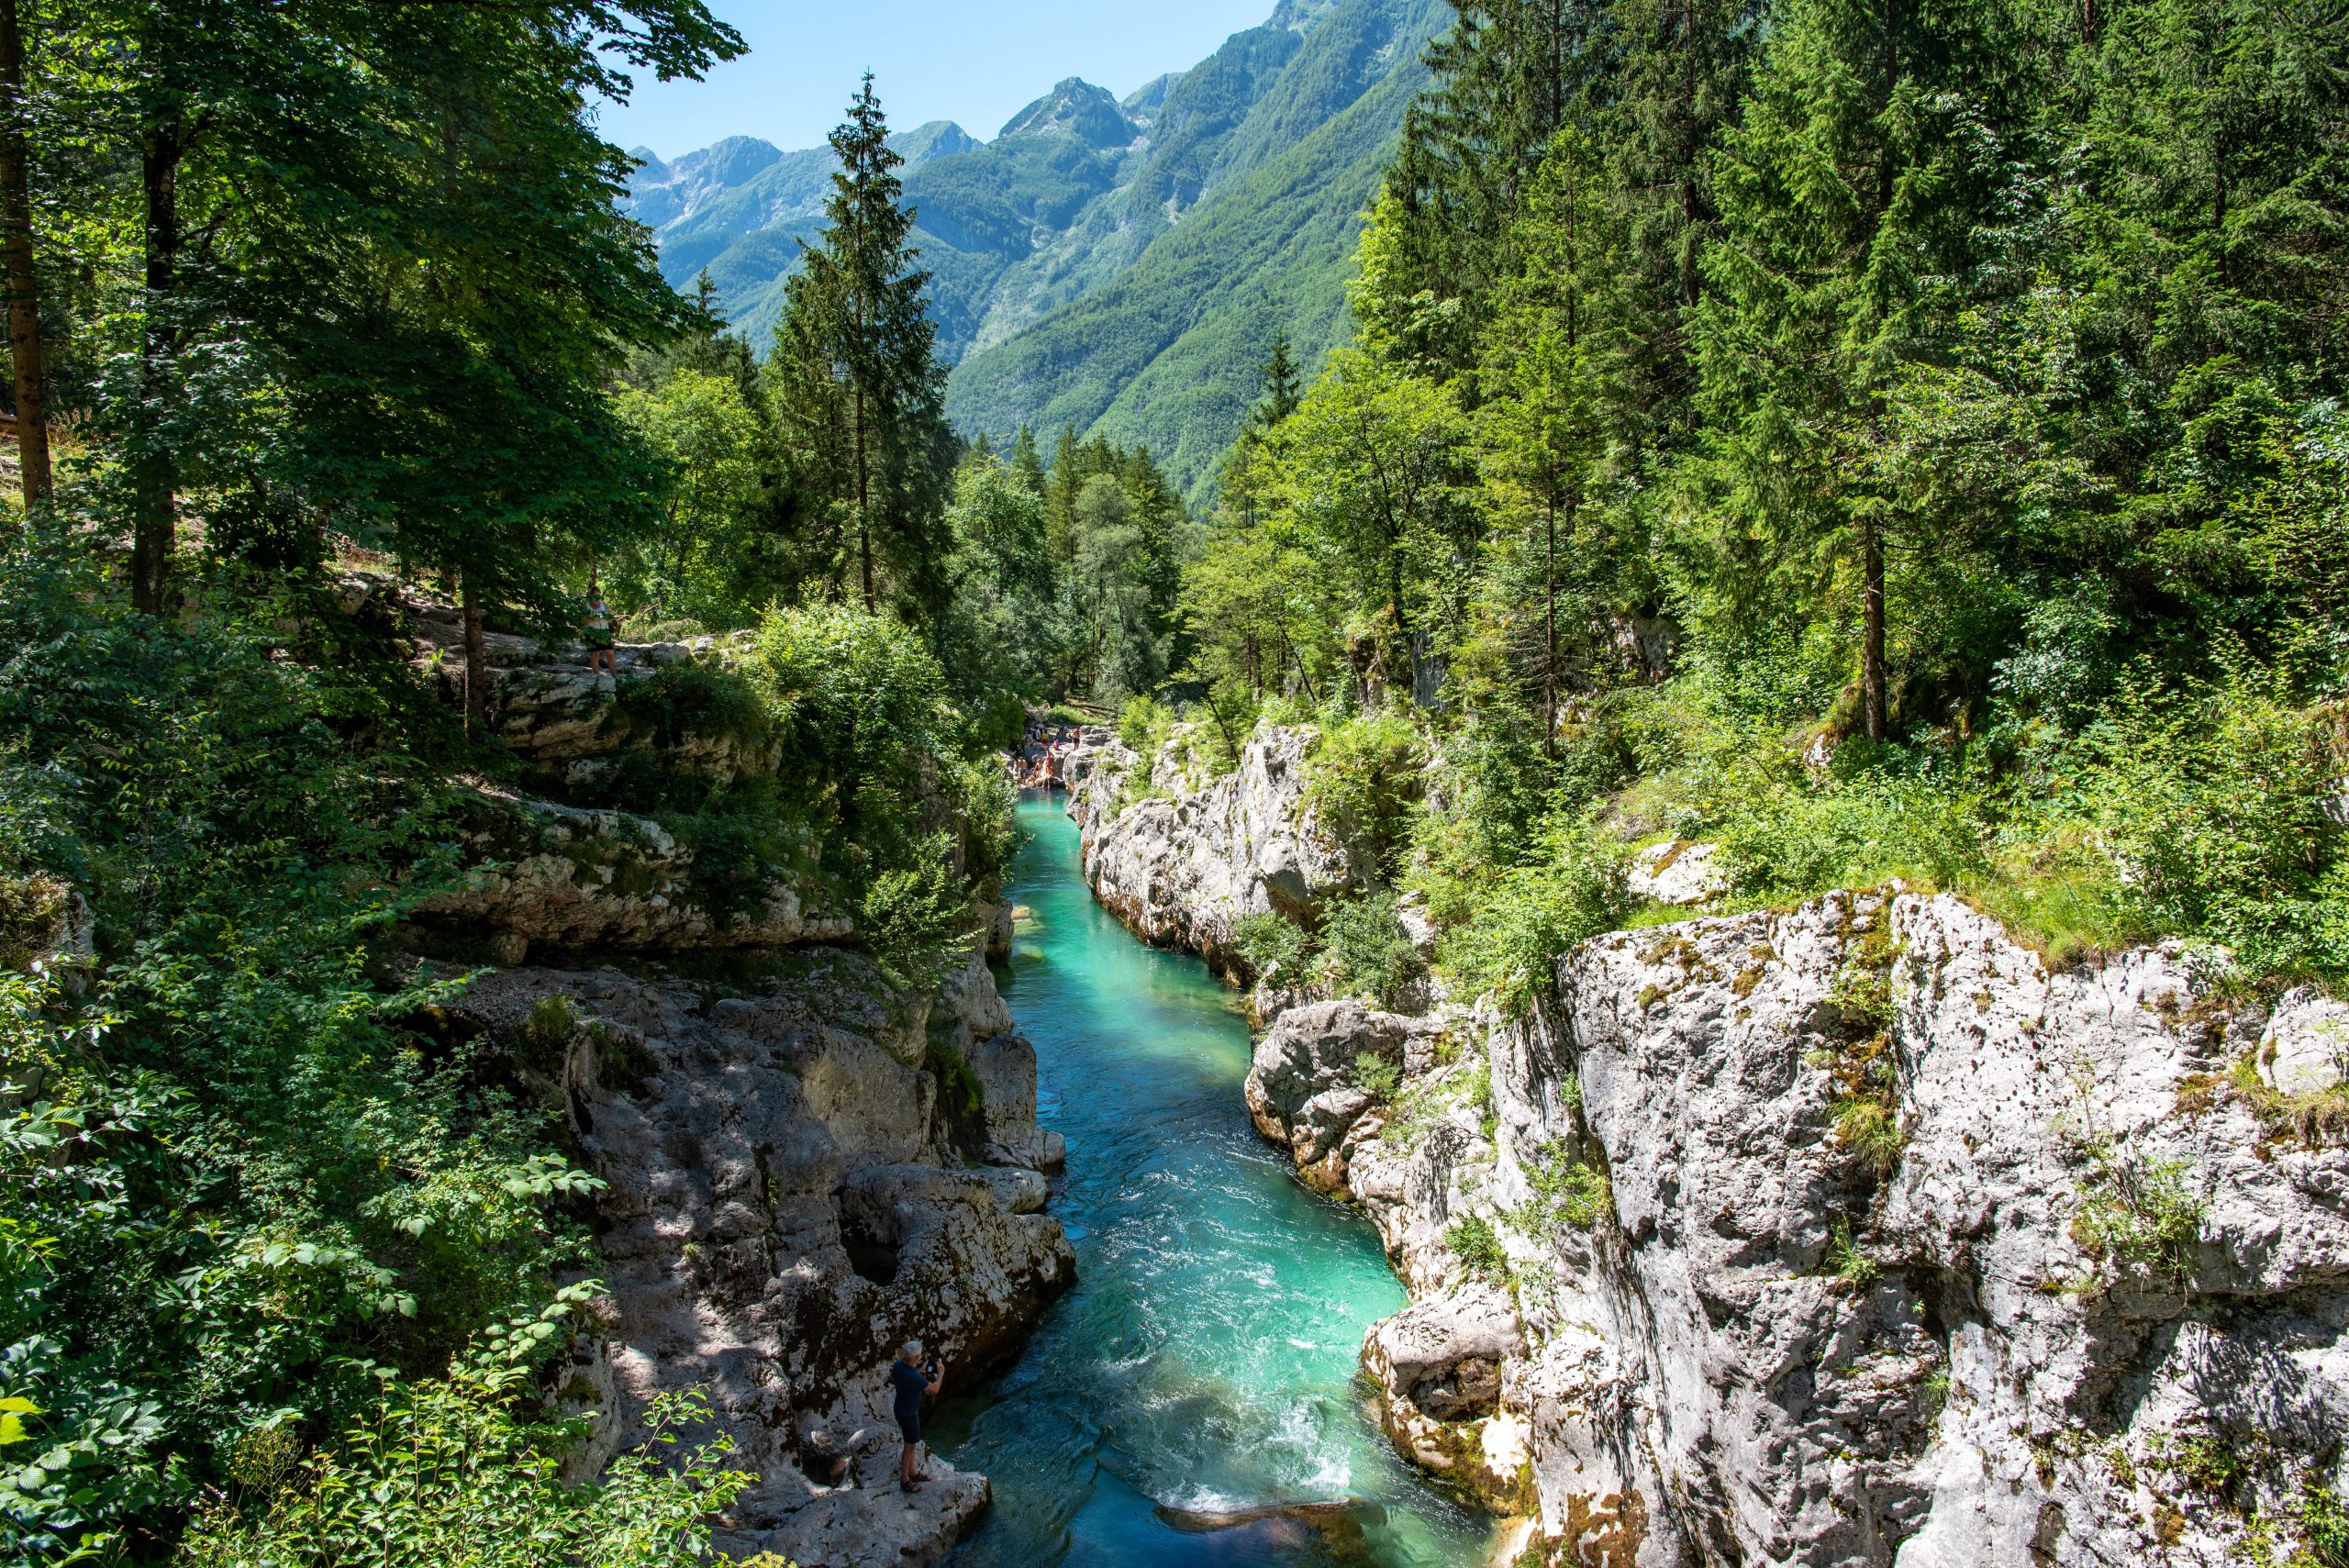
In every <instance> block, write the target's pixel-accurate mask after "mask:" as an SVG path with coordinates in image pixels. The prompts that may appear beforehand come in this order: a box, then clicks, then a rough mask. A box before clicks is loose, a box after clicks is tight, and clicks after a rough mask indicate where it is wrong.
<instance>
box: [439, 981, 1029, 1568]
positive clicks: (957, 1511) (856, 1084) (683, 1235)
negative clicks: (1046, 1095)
mask: <svg viewBox="0 0 2349 1568" xmlns="http://www.w3.org/2000/svg"><path fill="white" fill-rule="evenodd" d="M457 1012H458V1015H459V1017H460V1018H461V1019H462V1020H463V1021H464V1022H466V1023H468V1024H470V1025H471V1026H472V1027H473V1028H477V1029H483V1030H485V1031H487V1032H489V1033H490V1034H491V1035H493V1036H494V1037H495V1038H496V1039H498V1040H503V1041H505V1042H507V1045H508V1049H509V1051H511V1053H512V1057H513V1061H514V1063H515V1066H516V1069H517V1071H518V1073H520V1074H521V1075H522V1077H523V1078H524V1080H525V1081H526V1082H528V1083H529V1084H533V1085H534V1086H536V1088H537V1089H538V1091H539V1092H540V1093H541V1094H542V1095H545V1096H546V1097H547V1098H549V1099H550V1100H551V1101H552V1102H553V1103H555V1104H557V1105H559V1106H561V1107H562V1113H563V1115H564V1116H565V1118H567V1120H568V1122H569V1124H570V1127H571V1130H572V1134H573V1138H574V1139H575V1140H576V1142H577V1144H578V1147H579V1149H580V1150H581V1151H582V1155H583V1158H584V1162H585V1163H586V1165H587V1166H588V1167H589V1168H590V1169H591V1170H593V1171H594V1172H595V1173H596V1174H597V1175H598V1176H600V1177H602V1178H603V1179H604V1180H605V1181H606V1182H607V1183H608V1184H609V1185H608V1187H607V1189H606V1190H605V1191H604V1192H603V1193H602V1194H601V1195H599V1196H598V1198H597V1200H596V1211H597V1221H598V1231H599V1236H598V1240H599V1245H600V1247H601V1250H602V1252H603V1256H604V1268H603V1272H604V1275H605V1277H606V1279H607V1281H608V1283H609V1285H610V1287H611V1293H612V1305H611V1316H610V1319H609V1321H608V1323H607V1328H606V1329H605V1331H604V1333H603V1335H602V1342H601V1343H599V1344H596V1345H592V1346H587V1347H583V1349H582V1351H581V1355H580V1367H579V1371H578V1374H577V1375H576V1376H574V1377H573V1378H571V1379H569V1380H568V1381H567V1384H566V1394H567V1395H568V1396H570V1397H571V1398H572V1399H573V1403H574V1404H575V1405H577V1406H578V1407H580V1408H583V1409H584V1410H587V1411H588V1412H589V1413H591V1414H592V1415H594V1416H595V1417H596V1421H597V1427H598V1442H599V1443H601V1444H602V1445H603V1451H605V1452H608V1451H610V1450H611V1448H613V1447H615V1446H617V1444H618V1441H619V1440H620V1438H619V1436H618V1434H624V1433H625V1432H627V1431H628V1430H629V1429H631V1428H632V1426H633V1424H634V1422H635V1421H636V1420H637V1418H639V1417H640V1414H641V1412H642V1411H643V1409H644V1408H645V1407H646V1405H647V1404H648V1402H649V1401H650V1400H651V1397H652V1396H654V1395H655V1394H657V1393H660V1392H662V1391H663V1390H671V1389H682V1388H687V1387H694V1386H701V1387H705V1388H707V1390H708V1391H709V1393H710V1396H711V1400H712V1407H713V1412H714V1417H715V1419H716V1422H717V1424H718V1426H719V1427H720V1428H722V1429H724V1430H726V1431H727V1432H728V1433H729V1434H730V1435H731V1436H732V1437H733V1439H734V1440H735V1442H736V1444H737V1445H738V1446H737V1450H736V1452H735V1455H734V1461H733V1462H736V1463H738V1464H740V1465H741V1466H742V1467H744V1468H746V1469H750V1470H752V1471H754V1472H755V1473H757V1474H758V1475H759V1477H760V1480H759V1483H758V1485H756V1486H755V1487H754V1488H753V1489H752V1490H751V1492H750V1493H749V1494H748V1495H746V1496H744V1497H743V1498H742V1499H741V1500H740V1503H738V1504H737V1505H736V1506H735V1507H734V1508H733V1509H732V1510H731V1511H730V1512H729V1515H728V1516H727V1517H726V1518H724V1519H723V1520H722V1521H721V1529H720V1530H719V1534H718V1543H719V1544H720V1546H721V1547H723V1548H724V1549H726V1550H727V1551H729V1552H732V1553H734V1554H736V1555H750V1554H752V1553H755V1552H758V1551H773V1552H775V1553H777V1554H779V1555H781V1556H783V1557H785V1558H786V1559H791V1560H796V1561H797V1562H802V1563H808V1564H816V1563H822V1564H827V1565H829V1568H883V1565H888V1568H903V1565H906V1564H920V1563H930V1562H937V1561H939V1560H940V1559H941V1558H942V1557H943V1556H944V1555H945V1554H946V1553H947V1552H948V1551H950V1550H951V1549H952V1546H953V1544H954V1542H955V1540H957V1539H958V1538H959V1536H960V1534H961V1533H962V1532H963V1529H964V1528H965V1527H966V1526H967V1525H968V1524H969V1523H970V1522H971V1521H972V1520H973V1519H974V1517H975V1516H976V1514H977V1513H978V1512H979V1511H980V1510H981V1509H982V1508H984V1507H985V1505H986V1502H987V1488H986V1483H985V1478H984V1477H982V1476H978V1475H974V1474H963V1473H956V1472H954V1471H952V1469H951V1468H950V1467H948V1466H947V1465H946V1464H945V1463H944V1462H942V1461H941V1460H939V1459H938V1458H937V1457H936V1456H935V1455H932V1456H930V1459H929V1461H928V1464H929V1471H930V1475H931V1476H932V1480H931V1482H930V1485H928V1486H927V1487H926V1488H925V1489H924V1490H923V1491H922V1492H921V1493H919V1494H918V1495H915V1496H907V1495H905V1494H903V1493H900V1492H899V1491H897V1489H896V1485H895V1481H894V1466H895V1463H896V1453H897V1445H898V1437H897V1433H896V1426H895V1424H894V1423H893V1422H892V1421H891V1419H890V1418H889V1413H888V1407H889V1394H888V1389H887V1383H886V1373H887V1367H888V1364H889V1362H890V1360H891V1359H892V1356H893V1354H894V1351H895V1348H896V1345H897V1344H898V1343H899V1342H901V1341H902V1340H905V1339H907V1338H908V1337H918V1338H920V1339H921V1340H923V1341H924V1343H925V1344H926V1345H927V1346H929V1347H931V1348H933V1349H935V1350H936V1351H939V1352H941V1353H942V1354H943V1355H945V1356H946V1357H947V1359H948V1362H949V1363H950V1369H949V1375H950V1377H952V1378H953V1379H955V1380H957V1381H958V1382H959V1381H961V1380H964V1379H969V1378H973V1377H975V1376H978V1375H980V1374H982V1373H984V1372H985V1370H986V1369H987V1368H988V1367H989V1366H991V1365H994V1364H997V1363H1000V1362H1003V1361H1004V1360H1006V1359H1008V1357H1009V1356H1010V1355H1011V1354H1012V1353H1013V1352H1014V1351H1016V1350H1017V1349H1018V1347H1019V1344H1020V1343H1021V1341H1022V1340H1024V1339H1025V1337H1026V1334H1027V1332H1028V1330H1029V1329H1030V1326H1031V1325H1032V1323H1033V1321H1034V1319H1035V1318H1036V1316H1037V1315H1038V1314H1039V1313H1040V1312H1041V1309H1042V1307H1043V1306H1044V1305H1045V1303H1047V1302H1048V1301H1050V1300H1051V1299H1052V1297H1053V1296H1056V1295H1058V1294H1059V1293H1060V1292H1062V1291H1063V1290H1065V1289H1066V1288H1067V1287H1068V1286H1069V1284H1072V1283H1073V1281H1074V1254H1073V1253H1072V1252H1071V1251H1070V1249H1069V1245H1068V1242H1067V1240H1066V1239H1065V1237H1064V1236H1063V1234H1062V1230H1061V1226H1060V1222H1059V1221H1058V1220H1056V1219H1053V1218H1050V1217H1048V1216H1046V1215H1044V1214H1043V1213H1041V1212H1040V1211H1041V1209H1042V1207H1043V1206H1044V1203H1045V1200H1046V1197H1047V1195H1048V1191H1049V1188H1048V1184H1047V1183H1046V1181H1045V1178H1044V1177H1043V1176H1042V1175H1041V1173H1038V1172H1036V1171H1034V1170H1031V1169H1025V1168H1014V1167H1005V1166H993V1165H986V1164H980V1163H974V1162H971V1161H969V1160H968V1159H967V1158H966V1157H965V1148H966V1146H967V1144H968V1143H970V1142H971V1141H973V1140H974V1139H975V1140H977V1141H979V1142H981V1143H984V1144H986V1145H988V1146H994V1145H996V1144H1009V1143H1013V1142H1017V1141H1018V1140H1019V1132H1020V1130H1021V1129H1022V1128H1023V1127H1024V1128H1025V1129H1026V1131H1027V1132H1028V1133H1029V1134H1030V1135H1032V1134H1033V1133H1034V1131H1035V1129H1034V1120H1033V1117H1034V1104H1035V1082H1034V1075H1033V1062H1034V1056H1033V1052H1032V1051H1029V1052H1027V1054H1026V1058H1025V1059H1026V1061H1027V1062H1028V1063H1029V1073H1028V1077H1027V1080H1026V1083H1025V1085H1024V1095H1021V1094H1019V1093H1018V1092H1017V1091H1018V1090H1019V1087H1020V1086H1019V1084H1018V1083H1017V1078H1018V1074H1017V1073H1016V1071H1015V1070H1012V1069H1008V1068H1007V1067H1005V1066H1004V1065H1003V1062H1004V1060H1006V1059H1008V1060H1017V1059H1018V1056H1017V1053H1016V1052H1013V1053H1008V1057H1007V1053H1004V1052H1000V1051H999V1052H997V1060H996V1062H995V1063H994V1065H993V1066H992V1068H991V1070H990V1071H991V1073H992V1074H993V1076H992V1078H991V1079H990V1078H988V1077H985V1076H982V1077H980V1078H979V1079H978V1080H977V1081H978V1082H980V1083H983V1084H984V1083H988V1082H993V1083H995V1084H1004V1085H1007V1086H1008V1088H1009V1089H1011V1090H1012V1091H1014V1092H1013V1093H1011V1094H1009V1095H1008V1097H1007V1099H1006V1100H1005V1101H1004V1102H1002V1103H998V1102H997V1101H996V1099H995V1098H994V1097H993V1096H992V1095H987V1097H985V1099H984V1101H983V1103H982V1104H981V1105H980V1106H976V1107H972V1106H963V1105H956V1104H952V1103H950V1102H952V1101H953V1100H954V1098H955V1096H956V1095H957V1093H958V1088H957V1085H958V1084H961V1085H967V1084H969V1083H970V1082H971V1081H972V1075H971V1073H970V1072H969V1069H968V1066H967V1059H968V1057H969V1056H970V1054H971V1053H973V1052H974V1051H982V1050H984V1049H985V1048H986V1047H989V1046H991V1045H994V1044H995V1043H996V1041H1001V1040H1009V1039H1011V1038H1013V1037H1011V1036H1010V1034H1009V1030H1010V1018H1009V1015H1008V1012H1006V1011H1005V1009H1004V1007H1003V1004H1002V1000H1001V998H1000V997H999V996H997V995H996V992H995V988H994V985H993V983H992V981H991V980H990V979H989V977H988V973H987V971H986V968H985V964H984V962H981V961H980V960H979V958H978V957H977V956H976V955H974V960H973V962H972V964H971V966H970V967H969V968H968V969H967V970H966V971H964V972H963V973H958V974H957V975H956V976H954V977H953V978H952V980H950V982H949V983H948V984H946V985H945V986H943V987H941V990H940V991H939V993H938V994H937V995H934V996H924V995H910V994H907V993H903V992H900V991H897V990H896V989H895V988H894V987H892V986H891V984H889V983H888V982H887V981H886V980H885V978H884V977H883V976H882V975H881V973H879V971H878V970H877V968H875V967H874V965H873V964H872V963H871V962H869V961H868V960H865V959H864V958H863V957H861V956H859V955H856V954H852V953H846V952H841V951H833V950H818V951H809V952H805V953H794V954H784V955H778V957H777V958H776V960H775V961H774V974H773V976H772V978H771V979H770V980H769V981H768V982H767V983H765V984H763V986H762V987H760V988H758V989H756V990H754V991H753V992H751V994H748V995H739V996H730V997H724V998H719V999H715V1000H712V999H710V998H709V997H707V995H705V994H704V992H703V991H702V990H701V989H700V988H698V987H696V986H695V985H692V984H686V983H685V982H682V981H674V980H663V979H659V978H646V977H638V976H630V975H628V974H623V973H619V972H618V971H616V970H610V969H604V970H596V971H557V970H547V969H527V968H526V969H509V970H506V971H503V972H500V973H495V974H492V975H489V976H486V977H484V978H483V979H481V980H479V981H476V982H475V983H474V984H473V987H472V988H471V989H470V990H469V991H468V992H467V993H466V995H464V997H463V999H462V1001H461V1002H460V1003H459V1004H458V1007H457ZM1022 1043H1023V1044H1024V1042H1022ZM811 1456H813V1457H812V1458H811ZM834 1458H841V1459H846V1460H848V1461H849V1462H850V1467H851V1470H852V1474H853V1475H854V1477H855V1478H856V1485H853V1486H850V1487H846V1488H842V1487H840V1486H836V1485H834V1484H833V1483H832V1480H831V1474H830V1470H831V1461H832V1460H833V1459H834ZM814 1459H820V1460H821V1462H813V1460H814Z"/></svg>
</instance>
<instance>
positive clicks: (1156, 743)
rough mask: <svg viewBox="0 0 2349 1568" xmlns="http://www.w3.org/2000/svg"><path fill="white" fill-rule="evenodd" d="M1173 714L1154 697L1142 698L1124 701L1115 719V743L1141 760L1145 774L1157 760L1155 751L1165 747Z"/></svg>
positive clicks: (1173, 723) (1172, 725)
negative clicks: (1124, 746) (1117, 742)
mask: <svg viewBox="0 0 2349 1568" xmlns="http://www.w3.org/2000/svg"><path fill="white" fill-rule="evenodd" d="M1172 728H1175V710H1174V709H1172V708H1170V707H1168V706H1166V705H1165V704H1163V703H1162V702H1160V701H1159V700H1158V699H1157V698H1156V697H1153V696H1151V695H1147V694H1144V695H1141V696H1138V697H1130V698H1128V699H1127V702H1126V706H1125V708H1124V710H1123V711H1121V712H1120V713H1119V715H1118V739H1119V740H1122V741H1124V742H1125V743H1126V745H1127V746H1129V747H1130V748H1131V749H1132V750H1133V752H1134V754H1135V755H1136V756H1139V757H1140V758H1141V765H1142V768H1143V770H1144V771H1145V772H1147V771H1148V770H1149V768H1150V765H1151V763H1152V762H1153V761H1155V760H1156V758H1157V756H1158V749H1159V748H1160V747H1161V746H1163V745H1164V744H1165V743H1166V732H1167V731H1168V730H1170V729H1172Z"/></svg>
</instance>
